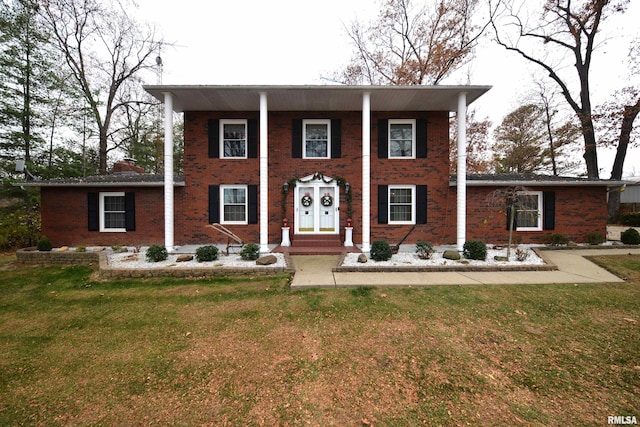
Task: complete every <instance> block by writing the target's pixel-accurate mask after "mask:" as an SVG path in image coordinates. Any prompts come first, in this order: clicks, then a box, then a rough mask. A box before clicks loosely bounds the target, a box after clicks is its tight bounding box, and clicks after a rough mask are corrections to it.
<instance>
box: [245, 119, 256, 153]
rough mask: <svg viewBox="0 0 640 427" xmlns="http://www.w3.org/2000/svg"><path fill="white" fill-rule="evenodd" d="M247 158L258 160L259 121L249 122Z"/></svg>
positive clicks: (251, 120) (252, 120)
mask: <svg viewBox="0 0 640 427" xmlns="http://www.w3.org/2000/svg"><path fill="white" fill-rule="evenodd" d="M247 128H248V129H247V134H248V135H247V157H248V158H250V159H257V158H258V121H257V120H255V119H250V120H248V122H247Z"/></svg>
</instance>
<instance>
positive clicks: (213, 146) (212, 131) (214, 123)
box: [209, 119, 220, 159]
mask: <svg viewBox="0 0 640 427" xmlns="http://www.w3.org/2000/svg"><path fill="white" fill-rule="evenodd" d="M219 157H220V121H219V120H217V119H210V120H209V158H210V159H217V158H219Z"/></svg>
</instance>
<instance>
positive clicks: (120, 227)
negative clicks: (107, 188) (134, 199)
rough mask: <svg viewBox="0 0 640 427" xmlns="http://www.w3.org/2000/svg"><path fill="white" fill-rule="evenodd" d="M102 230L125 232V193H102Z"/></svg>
mask: <svg viewBox="0 0 640 427" xmlns="http://www.w3.org/2000/svg"><path fill="white" fill-rule="evenodd" d="M99 218H100V231H112V232H125V231H127V227H126V209H125V200H124V193H100V216H99Z"/></svg>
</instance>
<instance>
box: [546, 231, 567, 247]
mask: <svg viewBox="0 0 640 427" xmlns="http://www.w3.org/2000/svg"><path fill="white" fill-rule="evenodd" d="M568 244H569V238H567V236H564V235H562V234H558V233H549V234H547V245H551V246H561V245H568Z"/></svg>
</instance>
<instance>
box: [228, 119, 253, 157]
mask: <svg viewBox="0 0 640 427" xmlns="http://www.w3.org/2000/svg"><path fill="white" fill-rule="evenodd" d="M246 142H247V130H246V126H245V125H244V123H230V124H224V127H223V147H224V148H223V150H224V157H246V150H245V148H246Z"/></svg>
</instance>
